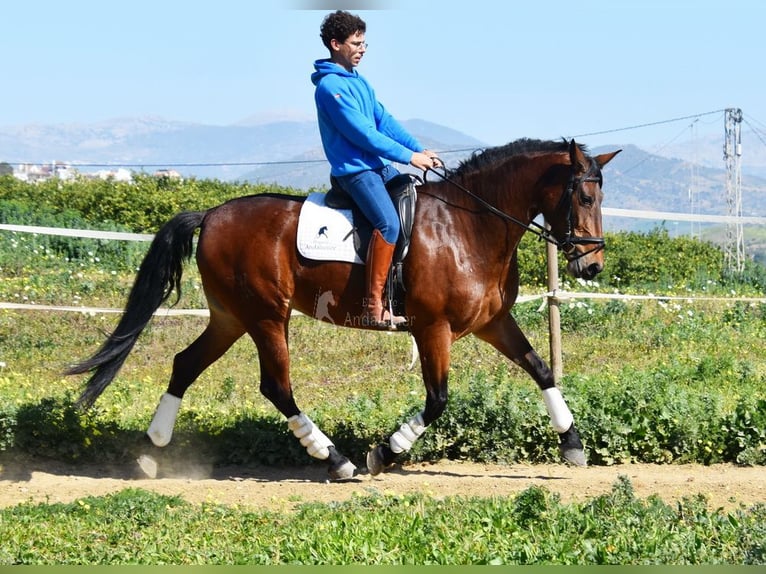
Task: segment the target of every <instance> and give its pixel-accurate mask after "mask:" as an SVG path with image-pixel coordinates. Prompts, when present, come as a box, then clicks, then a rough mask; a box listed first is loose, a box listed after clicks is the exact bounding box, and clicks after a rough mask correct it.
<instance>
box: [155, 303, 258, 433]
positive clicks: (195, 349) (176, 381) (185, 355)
mask: <svg viewBox="0 0 766 574" xmlns="http://www.w3.org/2000/svg"><path fill="white" fill-rule="evenodd" d="M244 333H245V330H244V328H243V327H242V326H241V325H240V324H239V323H235V322H225V321H223V320H222V319H220V318H217V317H216V316H215V315H211V319H210V322H209V323H208V325H207V327H206V328H205V330H204V331H203V332H202V334H201V335H200V336H199V337H197V339H196V340H195V341H194V342H193V343H192V344H191V345H189V346H188V347H186V349H184V350H183V351H181V352H180V353H178V354H177V355H176V356H175V358H174V359H173V373H172V374H171V376H170V383H169V384H168V388H167V391H166V392H165V394H163V395H162V398H161V399H160V402H159V405H158V406H157V410H156V411H155V413H154V418H153V419H152V422H151V424H150V425H149V429H148V430H147V432H146V434H147V436H148V437H149V438H150V439H151V441H152V443H154V445H155V446H166V445H167V444H168V443H169V442H170V439H171V438H172V436H173V427H174V426H175V422H176V417H177V415H178V409H179V408H180V406H181V399H182V398H183V396H184V393H186V390H187V389H188V388H189V386H190V385H191V384H192V383H193V382H194V381H195V380H196V379H197V377H199V375H200V374H201V373H202V372H203V371H204V370H205V369H206V368H207V367H209V366H210V365H212V364H213V363H214V362H215V361H217V360H218V359H219V358H220V357H221V355H223V354H224V353H225V352H226V351H227V350H228V349H229V348H230V347H231V346H232V345H233V344H234V342H235V341H236V340H237V339H239V338H240V337H241V336H242V335H243V334H244Z"/></svg>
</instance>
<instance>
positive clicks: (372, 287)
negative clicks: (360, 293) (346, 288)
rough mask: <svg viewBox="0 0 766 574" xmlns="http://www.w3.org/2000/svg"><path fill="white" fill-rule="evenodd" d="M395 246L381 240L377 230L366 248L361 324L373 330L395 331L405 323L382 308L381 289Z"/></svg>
mask: <svg viewBox="0 0 766 574" xmlns="http://www.w3.org/2000/svg"><path fill="white" fill-rule="evenodd" d="M395 247H396V245H395V244H393V243H389V242H388V241H386V240H385V239H383V235H382V234H381V233H380V231H378V230H377V229H375V230H373V232H372V238H371V239H370V245H369V247H368V248H367V262H366V269H365V278H366V281H367V285H366V289H365V300H364V301H363V302H362V307H363V309H364V315H363V317H362V324H363V325H364V326H366V327H371V328H373V329H395V328H396V325H399V324H403V323H404V322H405V318H404V317H393V320H392V317H391V314H390V313H389V312H388V310H387V309H385V308H384V307H383V289H384V287H385V285H386V279H387V278H388V270H389V268H390V267H391V260H392V259H393V257H394V248H395Z"/></svg>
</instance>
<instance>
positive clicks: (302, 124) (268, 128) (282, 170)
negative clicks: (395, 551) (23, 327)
mask: <svg viewBox="0 0 766 574" xmlns="http://www.w3.org/2000/svg"><path fill="white" fill-rule="evenodd" d="M403 123H404V125H405V127H406V128H407V129H408V130H410V131H411V132H412V133H413V134H414V135H415V136H416V137H417V138H418V139H419V140H420V141H421V142H422V143H423V144H424V145H425V146H426V147H428V148H430V149H434V150H437V151H439V153H440V155H441V156H442V157H443V159H444V160H445V161H446V163H447V165H448V166H453V165H455V164H456V163H457V162H459V161H460V160H461V159H464V158H465V157H467V156H468V155H469V154H470V153H471V152H473V151H474V150H476V149H480V148H482V147H484V144H483V143H482V142H481V141H479V140H477V139H476V138H473V137H471V136H469V135H466V134H463V133H461V132H458V131H456V130H453V129H451V128H449V127H447V126H443V125H439V124H435V123H431V122H428V121H425V120H420V119H414V120H409V121H405V122H403ZM746 135H747V134H743V147H744V148H745V150H746V151H748V150H751V153H753V154H754V153H755V151H756V150H757V149H758V146H757V145H755V144H756V143H759V142H752V141H750V140H745V136H746ZM750 135H751V137H752V134H750ZM722 139H723V136H721V138H720V140H719V141H714V140H710V141H708V140H705V141H704V142H702V141H701V142H700V145H699V146H695V149H694V150H692V151H691V152H690V151H689V150H686V151H685V152H684V150H685V149H686V148H676V149H673V148H666V149H663V150H662V153H663V154H667V155H659V152H657V153H655V154H652V153H649V152H647V151H645V150H642V149H640V148H638V147H636V146H634V145H631V144H627V145H622V146H617V145H613V146H602V147H599V148H596V149H592V150H591V151H592V153H594V154H597V153H602V152H604V151H612V150H614V149H615V148H618V147H622V148H623V152H622V153H621V154H619V155H618V156H617V157H616V158H615V159H614V160H613V161H612V162H611V163H610V164H609V165H608V166H607V167H606V169H605V173H604V180H605V186H604V187H605V206H607V207H619V208H626V209H645V210H661V211H678V212H685V213H689V212H693V213H700V214H716V215H726V214H727V205H726V197H725V191H724V190H725V175H726V174H725V171H724V165H723V160H722V159H721V154H722V152H721V150H722V143H723V142H722ZM586 143H587V142H586ZM703 143H704V145H703ZM762 147H766V146H762ZM682 152H684V153H682ZM690 154H691V156H690ZM681 156H684V157H681ZM748 157H750V158H751V160H749V162H748V166H750V167H752V166H753V165H754V166H755V171H757V168H758V165H760V164H759V163H758V161H760V160H759V159H758V158H759V157H760V156H748ZM752 157H755V158H756V161H755V162H753V161H752ZM694 158H697V161H696V162H695V161H693V159H694ZM57 160H58V161H63V162H68V163H71V164H73V165H75V166H79V167H78V169H79V170H80V171H83V172H87V171H97V170H98V169H100V168H103V167H104V166H105V165H109V166H114V167H115V168H117V167H129V168H130V169H133V170H135V171H147V172H149V173H153V172H154V171H155V170H157V169H161V168H174V169H175V170H176V171H179V172H180V173H181V174H183V175H185V176H187V177H188V176H194V177H198V178H216V179H221V180H239V181H253V182H265V183H272V182H273V183H278V184H280V185H285V186H290V187H295V188H299V189H310V188H312V187H313V188H319V187H325V186H326V185H327V182H328V174H329V166H328V164H327V162H326V161H325V159H324V154H323V152H322V148H321V144H320V140H319V132H318V129H317V126H316V122H315V121H314V120H313V119H305V118H304V119H301V117H300V115H295V114H288V115H286V116H285V115H283V116H277V117H275V116H268V115H260V116H253V117H250V118H246V119H244V120H242V121H241V122H238V123H237V124H235V125H230V126H211V125H203V124H195V123H186V122H175V121H168V120H165V119H162V118H156V117H145V118H121V119H115V120H111V121H107V122H101V123H94V124H70V125H23V126H11V127H0V162H4V161H5V162H9V163H12V164H14V163H18V162H29V163H50V162H52V161H57ZM763 165H764V170H765V171H766V151H764V156H763ZM750 167H749V168H748V170H744V169H743V175H742V205H743V212H744V214H745V215H756V216H765V215H766V179H764V178H762V177H758V176H757V175H753V170H752V169H750ZM655 225H657V222H651V221H647V220H642V221H633V220H625V219H623V218H621V219H620V221H616V220H615V221H607V228H608V229H609V228H612V229H613V228H645V227H647V226H650V227H651V226H655Z"/></svg>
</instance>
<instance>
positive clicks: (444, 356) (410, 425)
mask: <svg viewBox="0 0 766 574" xmlns="http://www.w3.org/2000/svg"><path fill="white" fill-rule="evenodd" d="M415 340H416V341H417V345H418V349H419V351H420V365H421V368H422V374H423V383H424V385H425V388H426V404H425V408H424V409H423V411H421V412H419V413H418V414H416V415H415V416H413V417H412V418H410V419H409V420H408V421H407V422H405V423H403V424H402V425H401V426H400V427H399V430H397V431H396V432H394V433H393V434H392V435H391V436H390V437H389V439H388V442H387V443H385V442H384V443H381V444H379V445H378V446H376V447H374V448H373V449H372V450H371V451H369V452H368V453H367V470H368V471H369V472H370V474H371V475H373V476H375V475H376V474H379V473H381V472H383V471H384V470H385V468H386V467H387V466H389V465H391V464H393V463H394V461H395V459H396V457H397V456H398V455H399V454H401V453H403V452H407V451H409V450H410V449H411V448H412V445H413V444H414V442H415V441H416V440H417V439H418V438H420V436H421V435H422V434H423V433H424V432H425V430H426V427H427V426H428V425H430V424H431V423H432V422H434V421H435V420H436V419H437V418H439V417H440V416H441V414H442V413H443V412H444V409H445V408H446V406H447V394H448V377H449V365H450V348H451V346H452V341H453V336H452V332H451V330H450V329H449V326H448V325H446V324H443V325H435V326H432V327H429V328H428V329H426V330H424V331H422V332H418V333H415Z"/></svg>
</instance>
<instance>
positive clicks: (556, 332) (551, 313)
mask: <svg viewBox="0 0 766 574" xmlns="http://www.w3.org/2000/svg"><path fill="white" fill-rule="evenodd" d="M546 228H548V229H550V226H549V225H548V224H546ZM546 254H547V262H548V291H549V292H550V293H553V295H549V296H548V329H549V332H548V338H549V341H550V350H551V370H552V371H553V380H554V381H555V382H556V383H559V382H560V381H561V377H562V376H563V375H564V365H563V360H562V356H561V355H562V353H561V311H560V309H559V300H558V298H557V297H556V291H557V290H558V288H559V263H558V250H557V248H556V246H555V245H553V244H552V243H548V242H546Z"/></svg>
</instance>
